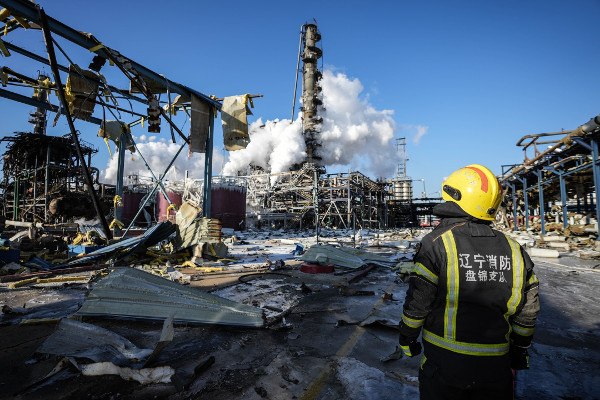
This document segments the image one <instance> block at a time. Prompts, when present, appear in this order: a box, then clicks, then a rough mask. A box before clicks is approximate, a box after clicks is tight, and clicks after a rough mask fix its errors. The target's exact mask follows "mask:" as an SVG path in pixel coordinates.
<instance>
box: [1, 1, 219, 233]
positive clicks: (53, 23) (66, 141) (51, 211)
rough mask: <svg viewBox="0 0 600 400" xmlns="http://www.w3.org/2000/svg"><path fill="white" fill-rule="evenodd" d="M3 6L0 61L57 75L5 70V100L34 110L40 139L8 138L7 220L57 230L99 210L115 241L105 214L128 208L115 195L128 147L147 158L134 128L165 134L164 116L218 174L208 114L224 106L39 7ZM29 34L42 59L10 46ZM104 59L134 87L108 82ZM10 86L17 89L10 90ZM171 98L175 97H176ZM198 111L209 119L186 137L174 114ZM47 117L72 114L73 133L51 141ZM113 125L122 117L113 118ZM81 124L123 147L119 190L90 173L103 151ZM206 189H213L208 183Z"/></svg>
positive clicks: (209, 169)
mask: <svg viewBox="0 0 600 400" xmlns="http://www.w3.org/2000/svg"><path fill="white" fill-rule="evenodd" d="M0 6H1V7H4V8H3V9H1V15H2V20H3V21H4V22H5V24H4V26H0V29H1V30H2V31H3V32H4V33H5V36H4V37H3V39H2V51H3V55H4V56H6V57H10V56H11V55H13V54H19V55H21V56H24V57H26V58H28V59H30V60H33V61H36V62H38V63H40V64H44V65H48V66H50V68H51V70H52V76H50V77H47V76H43V75H39V76H38V77H36V78H32V77H28V76H26V75H24V74H21V73H20V72H18V71H14V70H12V69H11V68H8V67H3V68H2V70H1V72H0V74H1V77H2V88H0V96H1V97H4V98H6V99H9V100H12V101H17V102H21V103H24V104H28V105H31V106H34V107H36V110H35V112H32V113H31V116H32V119H31V120H30V122H31V123H33V125H34V129H33V133H27V134H24V133H20V134H18V135H16V136H15V137H5V138H4V139H3V140H4V141H6V142H10V145H9V146H8V147H9V148H8V152H7V153H6V154H5V162H4V166H3V168H4V179H3V182H2V190H3V197H2V202H3V210H4V214H5V216H6V217H7V219H12V220H14V221H10V220H9V221H8V222H9V223H11V222H15V224H18V223H22V222H33V221H41V222H43V223H46V224H51V223H57V222H63V221H64V220H65V219H67V218H69V217H70V218H74V217H80V216H83V217H90V215H89V214H90V210H94V214H95V216H97V217H98V218H99V220H100V222H101V225H102V228H103V229H102V230H103V231H104V233H105V236H106V237H107V238H111V237H112V232H111V229H110V228H109V226H108V223H107V221H106V217H105V215H106V214H108V211H109V210H110V208H111V207H114V212H113V216H114V217H115V219H116V220H119V218H120V216H121V215H120V214H121V209H122V203H120V202H119V201H118V198H122V196H123V187H124V185H123V170H124V157H125V150H126V149H128V150H130V151H135V150H137V151H138V154H139V155H140V157H142V159H143V155H142V154H140V153H139V149H137V146H135V143H134V141H133V138H132V137H131V133H130V126H133V125H136V124H140V123H141V124H142V125H144V122H145V123H146V124H147V126H148V131H149V132H152V133H154V132H160V122H161V118H162V119H164V120H165V121H166V122H167V123H168V127H169V129H170V130H171V137H172V140H173V142H175V141H176V137H175V134H178V135H179V136H180V138H181V139H183V141H184V142H185V143H184V145H189V146H190V148H191V149H192V151H194V149H198V148H199V149H200V150H198V151H200V152H205V177H210V176H211V175H212V167H211V164H212V138H213V132H214V112H208V111H210V110H220V108H221V103H219V102H218V101H217V100H214V99H212V98H210V97H209V96H207V95H204V94H202V93H200V92H198V91H196V90H193V89H191V88H189V87H187V86H184V85H181V84H179V83H176V82H174V81H171V80H169V79H167V78H165V77H164V76H163V75H159V74H158V73H156V72H154V71H152V70H150V69H148V68H147V67H145V66H143V65H141V64H138V63H136V62H135V61H133V60H131V59H128V58H126V57H125V56H124V55H122V54H121V53H119V52H118V51H116V50H115V49H112V48H109V47H108V46H106V45H105V44H103V43H101V42H100V41H99V40H98V39H96V38H95V37H94V36H93V35H91V34H87V33H84V32H81V31H78V30H75V29H73V28H71V27H69V26H67V25H65V24H63V23H61V22H60V21H57V20H55V19H53V18H51V17H49V16H47V15H46V14H45V12H44V10H43V9H41V8H39V7H38V6H36V5H35V4H34V3H31V2H28V1H24V0H2V1H0ZM25 29H26V30H41V31H42V33H43V37H44V41H45V43H46V49H47V54H46V55H45V57H44V56H42V55H39V54H35V53H33V52H30V51H28V50H27V49H25V48H22V47H20V46H17V45H15V44H13V40H12V39H13V38H14V39H17V38H19V37H20V35H19V32H15V31H18V30H25ZM58 37H61V38H63V39H66V40H67V41H68V42H70V43H72V44H75V45H76V46H78V47H79V48H81V49H83V50H84V51H85V52H86V53H87V54H90V53H91V54H92V55H93V57H92V59H91V62H90V64H89V66H88V69H83V68H81V67H79V66H78V65H76V64H75V63H74V62H72V59H71V58H70V57H69V54H67V53H66V52H65V51H64V50H63V48H62V47H61V45H60V44H59V43H58V41H57V40H56V39H57V38H58ZM65 48H66V46H65ZM55 51H59V52H60V53H61V54H62V56H63V57H64V58H66V59H67V60H68V61H69V66H68V67H67V66H63V65H60V64H59V63H58V62H57V59H56V54H55ZM107 61H108V62H109V63H110V65H111V66H115V67H116V68H117V69H118V70H119V71H120V72H121V73H122V74H123V75H124V76H125V78H126V81H127V82H128V84H129V88H128V89H119V88H117V87H115V86H113V85H110V84H109V83H108V82H107V80H106V78H105V77H104V75H102V74H101V73H100V71H101V69H102V67H103V66H104V64H106V63H107ZM61 73H62V74H63V75H64V74H66V75H67V76H66V80H65V79H64V77H62V78H61ZM63 81H64V82H65V83H64V84H63V83H62V82H63ZM9 86H10V88H11V89H14V90H8V89H7V88H8V87H9ZM24 86H25V88H23V87H24ZM26 90H33V91H34V94H33V96H32V97H29V96H27V95H24V94H22V93H24V92H26ZM51 93H55V94H56V95H57V96H58V97H59V99H60V103H59V104H60V105H53V104H52V103H51V101H50V99H49V94H51ZM161 94H166V95H167V97H168V100H167V101H159V99H160V95H161ZM172 96H177V97H175V98H174V99H173V98H172ZM119 101H120V102H121V103H123V104H120V103H119ZM200 108H202V109H204V108H206V110H208V111H207V112H205V113H204V114H206V115H208V116H209V118H204V119H205V121H204V122H205V123H204V124H203V125H202V126H198V123H197V121H194V123H193V124H192V126H195V127H196V128H197V129H196V131H194V129H192V132H191V134H190V136H189V137H188V136H187V135H184V134H183V133H182V132H181V130H180V129H179V128H178V127H177V126H176V125H175V124H174V123H173V120H172V117H173V115H174V114H175V113H176V112H177V110H184V111H185V112H186V114H188V115H189V111H191V112H192V116H193V114H194V110H195V109H200ZM48 111H50V112H53V113H56V119H58V118H59V116H64V118H66V120H67V122H68V124H69V130H70V132H69V133H68V134H67V135H64V136H63V137H50V136H46V125H47V118H48V117H47V113H48ZM95 111H96V112H95ZM95 114H96V115H98V114H100V115H101V117H96V116H94V115H95ZM121 114H126V115H128V116H130V117H131V118H132V119H135V120H134V121H132V122H130V123H126V122H124V121H122V119H123V118H122V117H121ZM113 119H114V120H116V121H112V120H113ZM75 120H82V121H86V122H88V123H93V124H96V125H100V132H99V136H101V137H103V138H104V139H105V141H106V143H107V145H108V147H109V149H110V145H109V140H111V141H113V142H114V144H115V145H116V146H117V147H118V149H119V151H118V157H119V163H118V167H119V168H118V169H119V170H118V173H117V183H116V186H114V187H105V185H100V184H99V183H98V170H97V169H94V168H91V167H90V162H91V155H92V154H93V153H95V152H97V151H98V150H97V149H95V148H93V147H92V146H91V145H88V144H82V143H81V140H80V139H79V134H78V130H76V129H75V126H74V121H75ZM182 148H183V146H182ZM178 154H179V153H178ZM111 155H112V153H111ZM144 162H145V160H144ZM145 164H146V167H147V168H148V169H149V170H150V172H151V173H152V175H153V177H154V178H155V180H156V189H157V190H160V192H162V194H163V196H164V197H166V200H167V201H168V202H169V203H172V202H171V200H170V199H169V198H168V195H167V193H166V191H165V189H164V186H163V185H162V177H164V173H163V174H162V175H160V176H159V177H156V175H155V174H154V173H153V172H152V171H151V169H150V167H149V166H148V164H147V163H145ZM165 172H166V171H165ZM208 182H210V180H208ZM206 191H207V193H210V183H209V184H208V185H207V188H206ZM117 196H118V197H117ZM204 198H205V202H210V199H208V200H207V199H206V198H207V195H206V193H205V194H204ZM82 199H84V200H82ZM73 200H77V202H81V204H82V205H84V206H85V207H83V206H82V207H78V208H81V210H79V209H75V208H73V207H71V205H72V204H73V203H75V201H73ZM84 208H85V210H84ZM205 212H206V213H207V215H206V216H208V213H210V207H209V208H205ZM80 214H83V215H80Z"/></svg>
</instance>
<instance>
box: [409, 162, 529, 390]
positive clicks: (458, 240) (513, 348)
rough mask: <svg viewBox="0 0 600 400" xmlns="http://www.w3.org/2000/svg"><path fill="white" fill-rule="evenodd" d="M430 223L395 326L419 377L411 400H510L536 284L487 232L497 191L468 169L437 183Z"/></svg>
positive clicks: (498, 237) (509, 248)
mask: <svg viewBox="0 0 600 400" xmlns="http://www.w3.org/2000/svg"><path fill="white" fill-rule="evenodd" d="M442 190H443V194H442V197H443V199H444V200H445V202H444V203H441V204H439V205H437V206H436V207H435V208H434V210H433V213H434V214H435V215H437V216H438V217H440V218H441V221H440V224H439V225H438V226H437V227H436V228H435V229H434V230H433V231H432V232H430V233H429V234H427V235H426V236H425V237H424V238H423V240H422V241H421V243H420V244H419V247H418V250H417V253H416V255H415V257H414V263H415V266H414V270H413V272H412V273H411V276H410V282H409V288H408V291H407V293H406V299H405V302H404V307H403V314H402V321H401V322H400V339H399V341H400V346H401V347H402V350H403V352H404V353H405V354H406V355H407V356H409V357H414V356H416V355H418V354H420V353H421V343H420V342H418V338H419V335H420V334H421V330H422V338H421V339H422V340H421V341H422V342H423V346H424V353H423V357H422V361H421V366H420V369H419V391H420V397H421V399H422V400H423V399H471V400H473V399H485V400H493V399H512V398H513V387H514V382H513V380H514V378H513V376H514V373H515V372H514V371H515V370H519V369H527V368H529V355H528V352H527V348H528V347H529V346H530V344H531V340H532V338H533V330H534V326H535V320H536V316H537V314H538V312H539V309H540V306H539V301H538V286H539V283H538V279H537V278H536V276H535V273H534V272H533V263H532V261H531V259H530V258H529V256H528V254H527V253H526V252H525V251H524V249H523V248H522V247H521V246H520V245H519V244H518V243H516V242H515V241H514V240H512V239H510V238H509V237H507V236H505V235H504V234H503V233H501V232H499V231H497V230H495V229H492V228H491V223H492V221H494V220H495V217H496V212H497V210H498V207H499V205H500V202H501V200H502V187H501V186H500V184H499V183H498V180H497V179H496V177H495V176H494V175H493V174H492V172H491V171H490V170H489V169H487V168H486V167H484V166H481V165H469V166H467V167H464V168H461V169H459V170H457V171H455V172H454V173H452V175H450V176H449V177H448V178H447V179H446V180H445V181H444V182H443V184H442Z"/></svg>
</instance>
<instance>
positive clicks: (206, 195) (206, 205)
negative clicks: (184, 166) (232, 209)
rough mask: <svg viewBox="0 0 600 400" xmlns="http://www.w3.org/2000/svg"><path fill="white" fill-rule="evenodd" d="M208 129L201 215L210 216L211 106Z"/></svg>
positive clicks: (212, 121) (212, 124)
mask: <svg viewBox="0 0 600 400" xmlns="http://www.w3.org/2000/svg"><path fill="white" fill-rule="evenodd" d="M209 113H210V116H209V117H208V119H209V129H208V138H207V139H206V153H205V154H204V192H203V193H202V200H203V202H202V204H203V206H202V216H203V217H204V218H210V207H211V197H212V196H211V193H212V156H213V136H214V132H215V118H214V113H213V110H212V108H211V110H210V111H209Z"/></svg>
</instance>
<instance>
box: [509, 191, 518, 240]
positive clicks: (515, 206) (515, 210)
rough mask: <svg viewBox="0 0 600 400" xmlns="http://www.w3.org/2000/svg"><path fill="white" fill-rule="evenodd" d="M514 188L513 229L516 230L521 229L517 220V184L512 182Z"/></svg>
mask: <svg viewBox="0 0 600 400" xmlns="http://www.w3.org/2000/svg"><path fill="white" fill-rule="evenodd" d="M510 187H511V189H512V200H513V230H514V231H515V232H516V231H518V230H519V227H518V222H517V185H515V184H514V183H510Z"/></svg>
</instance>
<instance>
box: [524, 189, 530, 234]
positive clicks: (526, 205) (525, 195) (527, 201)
mask: <svg viewBox="0 0 600 400" xmlns="http://www.w3.org/2000/svg"><path fill="white" fill-rule="evenodd" d="M523 199H524V200H525V229H529V198H528V195H527V178H523Z"/></svg>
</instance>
